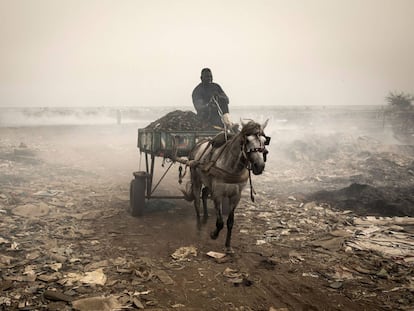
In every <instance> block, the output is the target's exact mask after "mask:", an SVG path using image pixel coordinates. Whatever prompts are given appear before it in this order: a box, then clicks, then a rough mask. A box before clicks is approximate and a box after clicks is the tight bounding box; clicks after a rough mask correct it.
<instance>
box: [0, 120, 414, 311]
mask: <svg viewBox="0 0 414 311" xmlns="http://www.w3.org/2000/svg"><path fill="white" fill-rule="evenodd" d="M0 133H1V135H0V218H1V221H0V268H1V270H0V310H1V309H3V310H136V309H148V310H151V309H152V310H166V309H169V310H239V311H241V310H266V311H267V310H269V311H270V310H272V311H274V310H278V311H282V310H283V311H286V310H413V305H414V271H413V267H414V217H413V215H414V204H413V203H414V191H413V190H414V189H413V188H414V147H413V146H410V145H401V144H399V143H398V142H397V141H394V140H393V139H392V138H390V137H388V136H387V135H386V133H381V132H378V131H376V132H375V133H358V132H353V133H349V132H347V133H345V132H343V131H342V132H341V131H340V132H339V133H338V132H337V131H336V132H332V131H331V132H318V131H302V132H300V133H299V132H295V133H293V132H289V131H285V132H282V131H279V130H278V129H276V128H270V129H269V130H268V132H267V134H268V135H270V136H272V141H271V145H270V146H269V149H270V153H269V155H268V162H267V166H266V169H265V173H264V174H263V175H261V176H254V177H253V187H254V190H255V191H256V194H255V199H256V200H255V202H251V201H250V188H249V186H247V187H246V189H245V192H244V194H243V197H242V200H241V202H240V204H239V206H238V208H237V210H236V216H235V224H234V228H233V248H234V250H235V254H234V255H232V256H229V255H225V254H224V253H223V251H224V237H225V229H224V230H223V232H222V234H221V236H220V237H219V238H218V239H217V240H215V241H213V240H211V239H210V238H209V231H210V230H212V229H213V228H214V225H215V217H214V211H213V209H212V206H210V209H209V212H210V217H209V219H208V221H207V223H206V224H204V225H203V226H202V227H201V228H199V227H197V225H196V221H195V212H194V209H193V207H192V205H191V204H190V203H188V202H186V201H184V200H180V199H178V200H175V199H153V200H149V201H148V202H147V207H146V212H145V215H144V216H143V217H141V218H134V217H132V216H131V215H130V211H129V183H130V180H131V178H132V172H133V171H137V170H144V165H145V159H144V158H142V159H140V154H139V151H138V150H137V148H136V135H137V128H136V127H135V126H133V125H118V126H115V125H114V126H78V127H72V126H53V127H23V128H1V129H0ZM157 160H159V161H158V162H157V164H156V175H157V176H155V177H154V180H155V181H158V179H159V177H160V176H161V175H162V173H163V172H164V171H165V169H166V168H167V166H162V164H163V163H162V159H157ZM177 180H178V164H176V165H174V167H173V169H171V172H170V173H169V174H168V175H167V177H166V178H165V179H164V180H163V181H162V182H161V184H160V186H159V194H161V195H162V194H164V195H179V194H180V191H179V187H180V185H179V184H178V182H177ZM210 205H211V204H210Z"/></svg>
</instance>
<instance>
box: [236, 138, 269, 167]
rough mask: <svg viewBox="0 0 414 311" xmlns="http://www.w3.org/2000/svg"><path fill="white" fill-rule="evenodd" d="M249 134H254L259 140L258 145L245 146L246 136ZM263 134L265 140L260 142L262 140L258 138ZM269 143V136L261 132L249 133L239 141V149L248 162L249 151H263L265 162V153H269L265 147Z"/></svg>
mask: <svg viewBox="0 0 414 311" xmlns="http://www.w3.org/2000/svg"><path fill="white" fill-rule="evenodd" d="M249 136H256V137H257V139H258V140H259V141H260V146H259V147H255V148H247V143H246V141H247V137H249ZM261 136H263V137H264V138H265V141H264V142H262V140H261V139H260V137H261ZM269 144H270V137H269V136H266V135H265V134H264V133H263V132H259V133H256V134H250V135H245V136H244V137H243V139H242V143H241V150H242V153H243V156H244V158H245V160H246V161H247V162H249V160H248V155H249V154H250V153H253V152H260V153H263V160H264V161H265V162H266V158H267V154H268V153H269V151H268V150H267V149H266V146H267V145H269Z"/></svg>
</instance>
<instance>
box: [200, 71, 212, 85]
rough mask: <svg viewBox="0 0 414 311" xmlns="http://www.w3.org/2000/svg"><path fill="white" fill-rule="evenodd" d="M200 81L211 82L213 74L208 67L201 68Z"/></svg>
mask: <svg viewBox="0 0 414 311" xmlns="http://www.w3.org/2000/svg"><path fill="white" fill-rule="evenodd" d="M200 78H201V82H202V83H211V82H213V74H212V73H211V70H210V69H209V68H203V70H201V77H200Z"/></svg>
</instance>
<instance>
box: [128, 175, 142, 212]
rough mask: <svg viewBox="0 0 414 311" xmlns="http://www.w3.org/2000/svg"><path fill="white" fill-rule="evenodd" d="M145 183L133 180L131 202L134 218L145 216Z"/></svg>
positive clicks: (130, 192) (130, 189)
mask: <svg viewBox="0 0 414 311" xmlns="http://www.w3.org/2000/svg"><path fill="white" fill-rule="evenodd" d="M145 188H146V187H145V181H144V182H143V181H142V179H141V180H139V179H133V180H131V185H130V188H129V201H130V205H131V214H132V216H134V217H139V216H142V215H144V210H145V190H146V189H145Z"/></svg>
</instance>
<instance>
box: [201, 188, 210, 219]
mask: <svg viewBox="0 0 414 311" xmlns="http://www.w3.org/2000/svg"><path fill="white" fill-rule="evenodd" d="M209 193H210V190H209V189H208V188H207V187H204V188H203V190H202V191H201V198H202V200H203V211H204V218H207V217H208V211H207V198H208V195H209Z"/></svg>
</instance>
